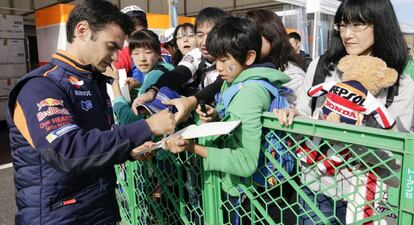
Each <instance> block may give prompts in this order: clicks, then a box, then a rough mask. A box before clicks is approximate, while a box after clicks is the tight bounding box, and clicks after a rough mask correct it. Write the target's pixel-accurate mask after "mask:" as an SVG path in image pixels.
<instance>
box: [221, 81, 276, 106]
mask: <svg viewBox="0 0 414 225" xmlns="http://www.w3.org/2000/svg"><path fill="white" fill-rule="evenodd" d="M251 83H256V84H259V85H260V86H262V87H264V88H266V90H268V91H269V92H270V93H271V94H272V95H273V96H274V97H275V98H278V97H279V90H278V89H277V88H276V87H274V86H273V85H272V84H270V83H269V82H267V81H264V80H247V81H243V82H240V83H238V84H235V85H232V86H230V87H229V88H228V89H227V90H225V91H224V92H223V95H222V96H221V97H222V100H223V105H224V108H225V109H226V110H227V107H228V106H229V104H230V102H231V100H232V99H233V97H234V96H235V95H236V94H237V93H238V92H239V91H240V89H242V88H243V85H246V84H251Z"/></svg>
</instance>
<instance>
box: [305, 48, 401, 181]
mask: <svg viewBox="0 0 414 225" xmlns="http://www.w3.org/2000/svg"><path fill="white" fill-rule="evenodd" d="M337 68H338V70H339V71H341V72H342V80H341V81H340V82H325V83H321V84H319V85H315V86H313V87H311V88H310V89H309V91H308V96H309V97H319V96H322V95H326V99H325V102H324V104H323V106H322V108H321V115H320V119H323V120H326V121H333V122H339V123H346V124H351V125H357V126H361V125H363V124H364V122H365V119H366V117H368V116H373V117H374V118H375V120H376V121H377V123H378V124H379V125H380V126H381V127H382V128H384V129H390V128H392V127H393V125H394V124H395V119H394V118H393V117H392V115H391V113H390V112H389V111H388V110H387V109H386V108H385V106H384V105H383V104H381V103H380V102H379V101H378V100H377V99H376V98H375V97H374V96H375V95H377V94H378V93H379V92H380V91H381V90H382V89H384V88H387V87H390V86H392V85H393V84H394V83H395V82H396V81H397V78H398V73H397V71H396V70H394V69H391V68H388V67H387V64H386V63H385V62H384V61H383V60H382V59H380V58H377V57H373V56H356V55H347V56H345V57H343V58H342V59H341V60H340V61H339V63H338V67H337ZM320 142H321V139H320V138H317V137H314V138H312V140H309V141H307V143H305V144H304V145H303V146H302V148H300V149H298V151H297V154H298V155H299V156H302V157H300V158H301V160H302V161H303V162H306V163H307V164H308V165H311V164H315V163H316V164H317V166H318V169H319V170H320V171H321V172H322V173H325V174H328V175H334V174H336V173H337V167H339V166H341V165H343V163H344V161H346V160H348V159H349V158H350V157H351V153H350V152H349V149H347V148H344V147H343V145H342V144H337V143H336V144H335V143H334V144H332V143H331V144H332V145H331V146H334V145H335V146H336V147H334V149H341V150H339V152H336V153H335V152H334V150H333V149H331V148H329V147H327V149H319V150H320V151H316V150H312V149H314V148H315V146H319V145H320ZM324 146H326V145H324ZM305 153H306V154H305Z"/></svg>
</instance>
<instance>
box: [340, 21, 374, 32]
mask: <svg viewBox="0 0 414 225" xmlns="http://www.w3.org/2000/svg"><path fill="white" fill-rule="evenodd" d="M368 26H369V25H368V24H367V23H361V22H354V23H347V24H346V23H343V22H342V23H335V24H334V26H333V28H334V29H335V30H336V31H339V32H345V31H346V30H347V29H350V30H351V31H352V32H361V31H364V30H365V29H367V27H368Z"/></svg>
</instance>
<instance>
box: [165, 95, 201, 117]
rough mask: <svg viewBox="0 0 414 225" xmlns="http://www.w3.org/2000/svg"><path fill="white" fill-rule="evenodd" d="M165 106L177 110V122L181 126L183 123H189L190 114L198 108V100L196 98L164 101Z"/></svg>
mask: <svg viewBox="0 0 414 225" xmlns="http://www.w3.org/2000/svg"><path fill="white" fill-rule="evenodd" d="M162 104H164V105H173V106H175V107H176V108H177V112H176V113H175V122H176V123H177V124H180V123H181V122H184V121H187V120H188V117H189V116H190V113H191V112H192V111H193V110H194V109H195V108H196V106H197V99H196V98H195V97H194V96H190V97H183V98H175V99H171V100H168V101H163V102H162Z"/></svg>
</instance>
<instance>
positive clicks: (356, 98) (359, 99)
mask: <svg viewBox="0 0 414 225" xmlns="http://www.w3.org/2000/svg"><path fill="white" fill-rule="evenodd" d="M329 92H332V93H334V94H337V95H338V96H340V97H341V98H344V99H347V100H349V101H351V102H353V103H355V104H358V105H362V104H364V102H365V98H364V97H363V96H360V95H357V94H355V93H354V92H351V91H349V90H348V89H346V88H343V87H339V86H336V85H335V86H333V87H332V88H331V90H329Z"/></svg>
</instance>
